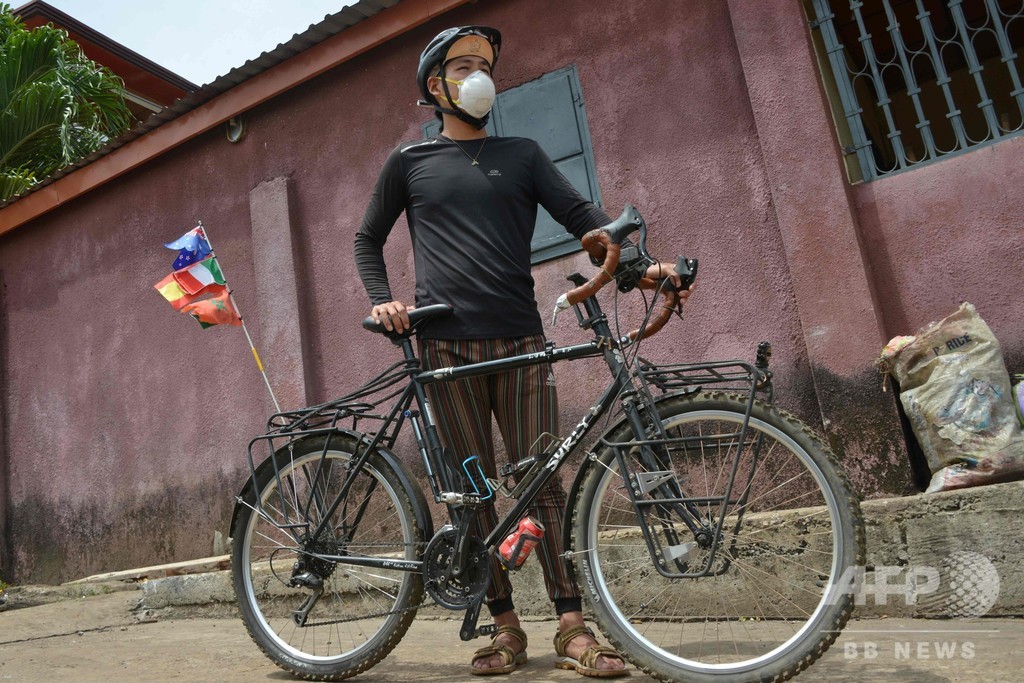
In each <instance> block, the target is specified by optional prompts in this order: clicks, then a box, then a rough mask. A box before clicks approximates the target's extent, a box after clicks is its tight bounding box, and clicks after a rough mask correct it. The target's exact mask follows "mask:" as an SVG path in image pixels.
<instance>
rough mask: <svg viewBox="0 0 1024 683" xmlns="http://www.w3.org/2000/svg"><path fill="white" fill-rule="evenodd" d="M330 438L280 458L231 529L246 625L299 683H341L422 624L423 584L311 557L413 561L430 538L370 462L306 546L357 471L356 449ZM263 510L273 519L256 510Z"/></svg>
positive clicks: (259, 479)
mask: <svg viewBox="0 0 1024 683" xmlns="http://www.w3.org/2000/svg"><path fill="white" fill-rule="evenodd" d="M326 439H327V437H318V438H309V439H303V440H300V441H297V442H295V443H293V444H292V446H291V448H288V447H286V448H282V449H280V450H279V451H278V452H277V453H275V454H274V456H273V457H274V458H276V465H277V467H276V470H277V471H276V472H275V468H274V467H272V466H270V463H269V462H268V463H266V464H265V465H264V466H262V467H261V468H260V469H259V470H258V471H257V476H256V481H255V482H250V484H253V483H255V486H251V488H249V489H248V493H247V494H246V495H245V496H244V500H245V503H246V504H245V505H243V507H242V508H241V511H240V514H239V515H238V518H237V519H236V521H235V524H234V528H233V532H232V537H233V541H232V543H233V545H232V558H231V559H232V569H233V581H234V587H235V595H236V598H237V600H238V606H239V609H240V611H241V613H242V619H243V621H244V622H245V625H246V628H247V629H248V631H249V634H250V636H252V639H253V640H254V641H255V642H256V644H257V645H258V646H259V648H260V649H261V650H262V651H263V652H264V653H265V654H266V655H267V656H268V657H270V659H271V660H273V661H274V662H275V663H276V664H277V665H278V666H280V667H281V668H283V669H285V670H287V671H289V672H291V673H293V674H295V675H298V676H302V677H303V678H311V679H315V680H340V679H343V678H348V677H350V676H354V675H356V674H358V673H360V672H361V671H365V670H366V669H368V668H370V667H371V666H373V665H374V664H376V663H377V662H379V661H380V660H382V659H383V658H384V657H385V656H386V655H387V654H388V653H389V652H390V651H391V650H392V649H393V648H394V647H395V645H397V644H398V641H399V640H400V639H401V637H402V636H403V635H404V634H405V632H406V630H408V628H409V625H410V624H411V623H412V620H413V618H414V617H415V616H416V608H417V606H418V605H419V603H420V600H421V599H422V596H423V580H422V576H421V575H420V574H418V573H409V572H405V571H399V570H397V569H384V568H376V567H375V568H369V567H359V566H355V565H351V564H342V563H337V564H336V563H334V562H330V561H328V560H325V559H322V558H318V557H313V556H311V555H309V554H308V552H303V550H304V547H305V549H306V550H307V551H308V550H310V549H311V550H312V551H313V552H315V553H317V554H320V555H335V556H337V555H347V556H350V557H354V558H361V557H376V558H391V559H401V560H414V559H417V554H418V553H419V552H422V547H423V531H422V530H421V529H420V528H419V527H418V525H417V523H416V515H415V513H414V509H413V502H412V498H411V496H410V494H409V492H407V491H406V490H405V489H404V488H403V486H402V483H401V480H400V478H399V477H398V476H397V475H396V473H395V472H394V470H393V469H392V467H391V465H390V464H389V463H388V462H387V460H386V459H385V458H384V457H382V456H381V455H380V454H379V453H375V452H372V453H370V454H369V457H368V459H367V461H366V463H365V465H364V466H363V467H362V469H360V470H359V471H358V473H357V474H356V476H355V479H354V481H353V483H352V485H351V488H350V490H349V492H348V494H347V496H346V498H345V500H343V501H342V503H341V504H340V505H339V506H338V507H337V510H336V511H335V512H334V513H333V514H332V515H331V516H330V517H329V518H327V524H326V526H325V531H324V533H323V534H322V535H321V536H320V537H319V539H318V540H317V541H316V543H314V544H312V545H311V546H310V544H308V543H306V541H307V537H308V534H309V533H311V532H312V531H313V530H314V529H315V528H316V526H317V525H318V524H319V523H320V522H321V521H323V520H324V519H325V517H326V516H327V515H328V513H330V507H331V503H332V502H333V501H334V500H335V498H336V497H337V495H338V492H339V491H340V489H341V486H342V484H343V483H344V482H345V480H346V477H347V476H348V475H349V471H350V465H351V464H352V463H354V461H355V453H356V446H357V443H356V441H355V439H354V438H352V437H350V436H347V435H341V434H335V435H332V436H331V437H330V443H329V444H327V443H326ZM325 446H326V448H325ZM257 499H258V500H259V501H260V502H261V504H262V509H263V511H264V512H265V513H266V516H263V515H261V514H260V513H259V512H258V511H257V510H256V509H254V508H256V507H257V506H256V500H257ZM297 575H301V576H300V579H301V580H300V581H298V582H297V581H295V577H296V576H297ZM318 583H319V584H320V585H321V586H322V590H319V589H318V588H317V584H318ZM314 595H318V597H317V598H316V599H315V600H314Z"/></svg>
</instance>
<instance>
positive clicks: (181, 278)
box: [174, 256, 227, 294]
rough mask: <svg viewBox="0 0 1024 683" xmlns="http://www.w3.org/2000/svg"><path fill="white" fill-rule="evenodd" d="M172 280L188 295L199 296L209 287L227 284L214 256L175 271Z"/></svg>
mask: <svg viewBox="0 0 1024 683" xmlns="http://www.w3.org/2000/svg"><path fill="white" fill-rule="evenodd" d="M174 279H175V281H177V283H178V285H179V286H180V287H181V288H182V289H183V290H185V291H186V292H188V293H189V294H199V293H200V292H202V291H203V290H204V289H205V288H206V287H209V286H210V285H215V284H216V285H226V284H227V282H226V281H225V280H224V274H223V273H221V270H220V264H219V263H217V257H216V256H210V257H208V258H205V259H203V260H202V261H200V262H199V263H197V264H195V265H194V266H189V267H187V268H184V269H182V270H177V271H175V272H174Z"/></svg>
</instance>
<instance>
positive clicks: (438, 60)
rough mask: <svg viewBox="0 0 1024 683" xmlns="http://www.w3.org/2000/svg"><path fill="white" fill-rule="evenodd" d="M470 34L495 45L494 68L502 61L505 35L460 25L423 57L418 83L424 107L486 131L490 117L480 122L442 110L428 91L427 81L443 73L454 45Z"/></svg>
mask: <svg viewBox="0 0 1024 683" xmlns="http://www.w3.org/2000/svg"><path fill="white" fill-rule="evenodd" d="M470 35H477V36H480V37H482V38H483V39H484V40H486V41H487V42H488V43H490V44H491V49H492V50H494V59H493V60H492V62H491V68H492V69H493V68H494V65H495V64H496V63H497V62H498V53H499V52H500V51H501V32H500V31H498V30H497V29H494V28H490V27H489V26H457V27H454V28H449V29H445V30H444V31H441V32H440V33H438V34H437V35H436V36H434V39H433V40H431V41H430V43H429V44H428V45H427V47H426V49H424V50H423V53H422V54H421V55H420V65H419V68H418V69H417V70H416V83H417V84H418V85H419V87H420V95H422V96H423V99H422V100H421V101H420V104H422V105H425V106H431V107H433V108H434V110H435V111H436V113H437V117H438V118H441V114H442V113H445V114H453V115H455V116H457V117H458V118H460V119H462V120H463V121H466V122H467V123H469V124H471V125H474V126H476V127H477V128H483V127H484V125H486V123H487V118H488V116H484V117H483V118H482V119H478V118H475V117H473V116H470V115H469V114H467V113H466V112H464V111H460V110H458V109H449V108H447V107H441V106H440V104H439V103H438V101H437V99H436V98H435V97H434V96H433V95H431V94H430V91H429V90H428V89H427V80H428V79H429V78H430V77H431V76H437V75H438V74H439V72H440V69H441V67H442V66H444V63H445V62H446V61H448V60H447V59H446V57H447V56H448V51H449V50H450V49H451V47H452V45H454V44H455V42H456V41H457V40H459V39H460V38H462V37H464V36H470ZM447 90H448V85H447V83H445V91H446V92H447Z"/></svg>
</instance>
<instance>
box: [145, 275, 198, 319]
mask: <svg viewBox="0 0 1024 683" xmlns="http://www.w3.org/2000/svg"><path fill="white" fill-rule="evenodd" d="M153 287H155V288H156V291H158V292H160V294H161V295H162V296H163V297H164V298H165V299H167V300H168V301H170V302H171V306H173V307H174V310H176V311H180V310H181V309H182V308H183V307H184V306H186V305H187V304H190V303H192V302H193V301H195V300H196V298H198V297H196V296H193V295H191V294H189V293H188V292H186V291H185V290H184V289H182V288H181V285H179V284H178V281H177V280H175V279H174V273H171V274H170V275H168V276H167V277H165V278H164V279H163V280H161V281H160V282H158V283H156V284H155V285H153Z"/></svg>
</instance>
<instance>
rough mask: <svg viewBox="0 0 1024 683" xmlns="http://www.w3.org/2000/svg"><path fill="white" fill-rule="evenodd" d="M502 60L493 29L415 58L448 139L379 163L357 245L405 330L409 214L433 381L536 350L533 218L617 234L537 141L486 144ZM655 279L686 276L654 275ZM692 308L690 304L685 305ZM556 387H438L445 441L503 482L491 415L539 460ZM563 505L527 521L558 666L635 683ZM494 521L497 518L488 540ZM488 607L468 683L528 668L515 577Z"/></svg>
mask: <svg viewBox="0 0 1024 683" xmlns="http://www.w3.org/2000/svg"><path fill="white" fill-rule="evenodd" d="M500 47H501V34H500V33H499V32H498V31H497V30H495V29H492V28H487V27H483V26H466V27H459V28H452V29H448V30H446V31H443V32H442V33H440V34H439V35H438V36H437V37H435V38H434V39H433V40H432V41H431V42H430V44H429V45H428V46H427V48H426V49H425V50H424V51H423V54H422V55H421V56H420V65H419V69H418V73H417V80H418V84H419V88H420V92H421V94H422V95H423V99H424V102H423V104H426V105H427V106H432V107H433V108H434V109H435V112H436V115H437V116H438V118H440V119H441V122H442V129H441V134H439V135H437V136H435V137H433V138H431V139H429V140H424V141H419V142H414V143H408V144H403V145H399V146H398V147H397V148H395V149H394V150H393V151H392V152H391V154H390V155H389V156H388V159H387V161H386V162H385V163H384V168H383V170H382V171H381V174H380V177H379V179H378V181H377V185H376V187H375V189H374V192H373V196H372V198H371V200H370V204H369V206H368V207H367V210H366V215H365V217H364V218H363V223H362V226H361V227H360V229H359V231H358V234H357V235H356V240H355V260H356V265H357V267H358V270H359V275H360V277H361V278H362V280H363V284H364V285H365V287H366V291H367V293H368V294H369V296H370V300H371V302H372V304H373V309H372V311H371V315H372V317H373V318H374V320H376V321H377V322H378V323H383V325H384V327H385V328H386V329H388V330H395V331H398V332H402V331H403V330H405V329H406V328H407V327H408V325H409V318H408V315H407V310H408V307H407V306H406V305H405V304H404V303H402V301H401V300H399V299H397V298H396V297H394V296H393V295H392V293H391V289H390V286H389V284H388V279H387V270H386V268H385V264H384V258H383V246H384V242H385V241H386V239H387V236H388V234H389V233H390V231H391V229H392V227H393V226H394V223H395V221H396V220H397V218H398V216H399V215H400V214H401V213H402V211H405V212H406V216H407V218H408V222H409V230H410V232H411V234H412V243H413V254H414V261H415V265H416V305H417V306H425V305H428V304H437V303H445V304H451V305H453V306H454V309H455V313H454V315H453V316H449V317H445V318H442V319H438V320H435V321H433V322H431V323H430V324H429V325H428V326H427V327H425V328H424V329H423V330H422V331H421V332H420V334H419V350H420V358H421V360H422V361H423V362H424V364H425V366H426V367H428V368H436V367H450V366H456V365H464V364H467V363H474V362H482V361H485V360H493V359H496V358H502V357H507V356H511V355H518V354H522V353H529V352H534V351H541V350H543V348H544V337H543V329H542V326H541V321H540V315H539V313H538V311H537V302H536V300H535V298H534V291H533V278H532V276H531V274H530V241H531V238H532V236H533V227H534V224H535V221H536V217H537V207H538V205H541V206H543V207H544V208H545V209H547V211H548V212H549V213H550V214H551V215H552V216H553V217H554V218H555V220H557V221H559V222H560V223H562V224H563V225H564V226H565V227H566V229H567V230H568V231H569V232H570V233H572V234H573V235H575V236H576V237H577V238H580V237H582V236H583V235H584V234H585V233H587V232H588V231H589V230H592V229H594V228H597V227H601V226H603V225H607V224H609V223H611V219H610V218H609V217H608V216H607V214H605V213H604V211H602V210H601V209H600V208H598V207H597V206H595V205H594V204H592V203H590V202H588V201H586V200H585V199H584V198H583V197H581V196H580V194H579V193H578V192H577V191H576V190H575V189H574V188H573V187H572V185H571V184H570V183H569V182H568V181H567V180H566V179H565V178H564V177H563V176H562V175H561V174H560V173H559V172H558V170H557V169H556V168H555V165H554V164H553V163H552V161H551V160H550V159H549V158H548V157H547V155H546V154H545V153H544V152H543V151H542V150H541V149H540V147H539V145H537V143H536V142H534V141H532V140H527V139H524V138H500V137H495V138H489V137H488V136H487V133H486V132H485V131H484V126H485V125H486V122H487V117H488V115H489V113H490V109H491V106H492V104H493V101H494V84H493V82H492V81H491V79H490V74H491V69H492V68H493V67H494V65H495V62H496V61H497V58H498V53H499V51H500ZM647 275H648V277H653V278H658V277H671V278H672V280H673V283H674V284H675V285H677V286H678V284H679V280H678V276H677V275H676V274H675V272H674V270H673V269H672V268H671V267H668V266H664V267H661V266H658V265H655V266H652V268H651V269H650V270H649V271H648V273H647ZM682 296H683V297H686V296H688V292H683V293H682ZM553 380H554V376H553V375H552V374H551V371H550V368H549V367H547V366H533V367H528V368H523V369H519V370H511V371H508V372H504V373H499V374H496V375H489V376H486V377H482V378H477V379H469V380H461V381H459V382H446V383H437V384H433V385H431V386H430V387H429V398H430V401H431V406H432V407H433V408H434V412H435V414H436V415H437V422H438V428H439V430H440V432H441V439H442V441H443V443H444V445H445V447H446V448H447V449H449V450H450V451H451V452H453V453H455V454H457V455H459V456H460V457H468V456H469V455H480V456H481V460H482V461H483V468H484V472H485V474H486V475H487V476H488V477H489V478H493V477H494V476H495V471H496V466H495V462H494V445H493V442H492V439H491V415H492V414H493V415H494V417H495V419H496V421H497V423H498V427H499V429H500V430H501V433H502V436H503V438H504V441H505V447H506V450H507V452H508V453H509V454H510V457H512V458H516V459H518V458H522V457H525V456H526V455H528V454H530V449H531V447H534V446H535V445H536V444H537V442H538V441H540V442H541V443H540V444H539V446H538V447H537V449H536V450H540V451H542V450H543V447H544V443H543V441H544V440H543V439H541V438H540V437H541V435H542V434H544V433H545V432H548V433H556V432H557V430H558V409H557V400H556V396H555V389H554V382H553ZM564 510H565V494H564V492H563V490H562V488H561V486H560V485H559V484H558V483H557V482H554V483H553V484H552V485H550V486H548V487H547V489H546V490H545V492H544V493H543V494H542V495H541V496H539V500H538V501H537V504H536V507H535V508H534V509H533V510H532V511H531V513H532V514H533V515H534V516H535V517H537V518H538V519H539V520H540V521H541V523H542V524H543V525H544V527H545V528H546V533H545V534H544V538H543V541H542V543H541V544H540V546H539V556H540V560H541V564H542V566H543V570H544V580H545V584H546V586H547V590H548V596H549V597H550V598H551V600H552V602H553V603H554V605H555V611H556V612H557V614H558V617H559V632H558V634H557V635H556V640H555V648H556V652H557V654H558V656H559V657H558V660H557V664H556V665H557V666H559V667H560V668H569V669H576V670H577V671H578V672H579V673H582V674H585V675H589V676H600V677H609V676H619V675H626V674H627V672H626V670H625V663H624V661H623V659H622V657H621V656H620V655H619V654H618V653H616V652H615V650H613V649H612V648H610V647H607V646H599V645H598V644H597V641H596V640H595V639H594V636H593V633H592V632H591V631H590V630H589V629H587V628H586V627H585V626H584V624H583V613H582V606H581V601H580V594H579V590H578V588H577V586H576V585H575V583H574V582H573V580H572V578H571V574H570V572H569V571H568V568H567V566H566V563H565V562H564V561H563V560H562V559H561V558H560V557H559V555H560V554H561V552H562V547H561V539H562V531H561V528H562V514H563V513H564ZM496 522H497V517H496V515H495V512H494V510H493V508H488V509H487V512H486V517H485V519H484V520H483V528H482V529H481V531H482V532H486V531H487V530H489V529H491V528H493V526H494V525H495V524H496ZM491 578H492V581H491V586H490V588H489V590H488V595H487V605H488V608H489V610H490V612H491V615H492V617H493V618H494V622H495V623H496V624H497V625H498V626H499V627H500V629H499V632H498V634H497V635H496V636H495V638H494V639H493V641H492V644H491V645H490V646H488V647H484V648H481V649H480V650H478V651H477V652H476V653H475V654H474V656H473V662H472V669H471V671H472V673H474V674H506V673H511V672H512V671H513V670H514V669H515V668H516V666H517V665H520V664H523V663H525V662H526V652H525V650H526V645H527V642H526V634H525V633H523V631H522V630H521V629H520V627H519V619H518V617H517V616H516V613H515V610H514V606H513V602H512V588H511V585H510V583H509V580H508V576H507V573H506V572H505V571H504V570H503V569H501V568H500V565H498V564H497V562H495V564H494V565H493V566H492V569H491Z"/></svg>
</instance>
